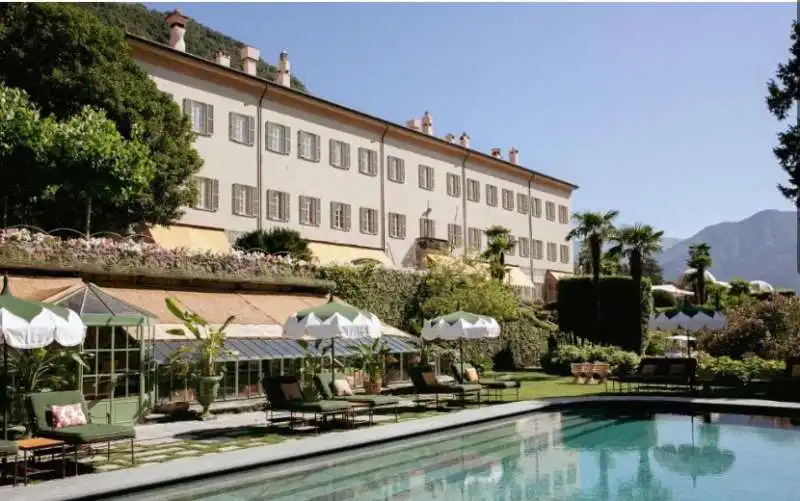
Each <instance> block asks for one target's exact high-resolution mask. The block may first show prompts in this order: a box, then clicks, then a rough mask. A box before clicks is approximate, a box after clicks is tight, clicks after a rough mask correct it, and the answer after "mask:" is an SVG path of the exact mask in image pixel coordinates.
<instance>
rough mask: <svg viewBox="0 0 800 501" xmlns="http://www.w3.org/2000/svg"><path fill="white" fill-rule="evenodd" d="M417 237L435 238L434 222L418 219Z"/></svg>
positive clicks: (425, 218)
mask: <svg viewBox="0 0 800 501" xmlns="http://www.w3.org/2000/svg"><path fill="white" fill-rule="evenodd" d="M419 236H420V237H421V238H436V222H435V221H434V220H433V219H428V218H427V217H421V218H419Z"/></svg>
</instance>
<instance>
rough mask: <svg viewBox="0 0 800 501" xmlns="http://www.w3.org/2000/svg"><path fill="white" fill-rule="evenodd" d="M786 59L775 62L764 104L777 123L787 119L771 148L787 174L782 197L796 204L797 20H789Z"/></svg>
mask: <svg viewBox="0 0 800 501" xmlns="http://www.w3.org/2000/svg"><path fill="white" fill-rule="evenodd" d="M789 38H790V40H791V47H790V48H789V53H790V56H789V59H788V61H786V62H785V63H782V64H779V65H778V70H777V71H776V72H775V78H774V79H771V80H770V81H769V82H768V84H767V91H768V94H767V108H769V111H770V113H772V114H773V115H774V116H775V118H777V119H778V121H780V122H781V123H783V122H788V125H787V127H786V130H785V131H784V132H780V133H778V145H777V146H775V148H773V150H772V151H773V153H774V154H775V158H776V159H777V160H778V163H779V164H780V166H781V168H783V170H784V171H785V172H786V174H788V176H789V181H788V183H787V184H779V185H778V189H779V190H780V192H781V193H782V194H783V196H784V197H786V198H788V199H789V200H791V201H793V202H794V204H795V206H796V207H798V208H800V115H799V114H798V113H800V110H798V103H800V22H798V20H797V19H795V20H794V21H793V22H792V33H791V35H790V37H789Z"/></svg>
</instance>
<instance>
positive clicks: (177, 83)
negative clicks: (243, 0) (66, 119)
mask: <svg viewBox="0 0 800 501" xmlns="http://www.w3.org/2000/svg"><path fill="white" fill-rule="evenodd" d="M129 40H130V42H131V45H132V47H133V53H134V58H135V59H136V60H137V61H138V62H139V64H140V65H141V66H142V68H143V69H144V70H146V71H147V72H148V73H149V74H150V75H151V77H152V78H153V80H154V81H155V83H156V85H157V86H158V87H159V88H160V89H161V90H163V91H165V92H167V93H169V94H171V95H172V97H173V99H175V101H176V102H177V103H178V105H179V106H182V107H183V109H184V111H185V112H187V114H189V115H190V117H191V118H192V121H193V123H194V122H196V123H197V124H198V125H197V127H198V128H197V129H196V131H197V132H198V135H197V140H196V143H195V146H196V148H197V151H198V152H199V153H200V155H201V156H202V158H203V159H204V165H203V168H202V171H201V172H200V177H201V178H205V180H204V181H202V183H206V184H202V185H200V187H201V190H204V195H207V196H204V200H203V202H202V203H201V205H202V206H201V207H196V208H188V209H187V210H186V214H185V216H184V218H183V220H182V221H181V222H182V223H184V224H187V225H193V226H199V227H206V228H218V229H223V230H225V231H226V232H228V234H229V236H230V238H232V239H233V238H235V237H236V236H237V235H238V234H239V233H240V232H246V231H251V230H255V229H258V228H263V229H269V228H271V227H274V226H284V227H289V228H293V229H296V230H298V231H299V232H300V233H301V234H302V235H303V237H305V238H307V239H309V240H311V241H317V242H326V243H334V244H339V245H347V246H358V247H364V248H369V249H379V250H381V251H383V252H384V253H385V254H386V256H387V257H388V260H389V261H390V262H391V263H393V264H394V265H395V266H397V267H416V266H418V265H419V259H418V252H417V246H418V244H417V239H418V238H419V237H421V236H426V235H422V234H421V232H422V231H423V222H422V221H421V220H422V219H427V220H430V221H432V223H430V222H425V223H424V225H425V227H426V231H428V232H433V235H430V234H429V235H427V236H432V237H433V238H435V239H442V240H447V239H448V238H449V237H453V236H454V232H455V230H456V228H455V227H450V228H448V225H457V226H458V227H460V235H461V241H460V242H454V241H451V248H452V249H453V250H452V252H453V254H454V255H458V256H461V255H464V254H465V253H468V252H470V253H472V252H474V251H473V250H472V249H470V248H469V242H468V240H469V228H477V229H480V230H485V229H486V228H488V227H489V226H492V225H496V224H499V225H503V226H505V227H507V228H510V229H511V231H512V234H513V235H514V236H515V237H517V238H521V239H526V240H528V242H529V243H528V244H526V245H522V244H521V245H518V248H517V250H516V251H515V252H514V253H513V255H511V256H508V257H507V263H508V264H510V265H513V266H518V267H519V268H520V270H522V271H523V272H524V274H525V275H526V276H528V277H530V278H532V279H533V282H534V283H535V288H536V289H537V290H538V289H540V288H541V285H542V284H543V283H544V275H545V273H546V271H547V270H557V271H565V272H570V271H571V270H572V268H573V264H572V256H571V255H570V254H571V253H570V252H569V248H568V247H566V242H565V237H566V235H567V233H568V231H569V228H570V225H569V214H570V205H571V195H572V191H573V190H574V189H575V188H576V187H575V186H574V185H571V184H569V183H567V182H565V181H560V180H558V179H555V178H552V177H550V176H548V175H545V174H541V173H535V172H532V171H529V170H527V169H525V168H523V167H522V166H517V165H513V164H511V163H510V162H508V161H506V160H504V159H498V158H492V157H491V156H489V155H486V154H485V153H482V152H478V151H474V150H470V149H469V148H465V147H463V146H460V145H458V144H457V143H447V142H445V141H444V140H442V139H440V138H438V137H435V136H431V135H426V134H424V133H422V132H419V131H415V130H410V129H408V128H406V127H403V126H401V125H396V124H390V123H388V122H386V121H383V120H381V119H377V118H374V117H370V116H368V115H364V114H362V113H360V112H357V111H355V110H348V109H346V108H343V107H341V106H339V105H336V104H335V103H329V102H327V101H324V100H321V99H319V98H316V97H313V96H308V95H305V94H303V93H300V92H297V91H294V90H291V89H287V88H285V87H281V86H279V85H277V84H271V83H270V84H268V83H267V82H265V81H264V80H262V79H260V78H257V77H255V76H252V75H247V74H245V73H243V72H239V71H237V70H232V69H230V68H227V67H224V66H223V65H220V64H216V63H213V62H209V61H204V60H200V59H199V58H196V57H193V56H191V55H190V53H191V47H187V48H186V51H187V53H183V52H180V51H177V50H174V49H172V48H170V47H168V46H162V45H158V44H155V43H152V42H147V41H144V40H142V39H139V38H136V37H129ZM187 100H188V101H187ZM259 101H261V106H260V112H259ZM193 106H194V107H195V108H192V107H193ZM233 114H237V115H233ZM239 115H241V116H243V117H248V118H242V117H240V116H239ZM234 120H236V121H237V123H239V122H238V121H240V120H244V121H243V122H241V123H249V126H250V129H251V130H250V131H249V134H248V133H244V132H242V131H241V130H238V131H234V125H233V123H232V121H234ZM268 124H271V125H268ZM212 127H213V130H211V128H212ZM245 128H246V127H245ZM275 130H280V131H282V132H283V136H281V139H280V141H279V142H280V145H281V147H280V148H276V147H275V145H276V144H278V142H276V141H277V140H273V139H270V134H271V133H272V132H275ZM301 131H302V137H301ZM309 134H310V135H312V136H309ZM275 137H278V135H275ZM309 137H312V138H315V139H309ZM332 141H336V142H337V143H335V144H332V143H331V142H332ZM301 142H302V143H303V144H304V145H306V146H308V147H307V148H301V144H300V143H301ZM345 145H346V146H345ZM301 149H303V151H302V154H301ZM259 150H260V152H261V155H260V157H259ZM314 150H316V151H314ZM395 159H399V160H395ZM398 162H399V163H398ZM259 163H260V166H259ZM334 164H336V165H334ZM398 165H402V166H403V168H402V169H400V170H402V171H403V174H402V175H399V174H398V168H397V167H398ZM428 168H430V170H429V169H428ZM259 170H260V173H259ZM421 170H424V171H425V173H424V174H423V173H421ZM259 174H260V175H259ZM448 174H450V175H451V176H450V177H449V178H448ZM423 178H424V179H423ZM431 180H432V184H431V183H430V181H431ZM470 182H471V183H473V184H472V186H471V187H469V186H468V183H470ZM475 182H477V183H478V186H479V188H477V189H478V191H479V197H478V199H477V200H468V199H467V198H465V197H467V192H468V189H469V188H472V189H471V192H473V191H475V190H474V188H475V186H476V185H475V184H474V183H475ZM456 184H458V189H456V188H455V187H454V185H456ZM235 185H241V186H244V187H249V188H247V189H248V190H250V191H248V192H247V193H248V197H252V198H253V201H252V202H243V200H244V198H245V197H244V195H243V194H242V193H244V191H243V190H244V188H235V187H234V186H235ZM423 185H425V186H423ZM448 185H450V186H448ZM487 186H494V187H496V191H497V204H496V206H492V205H490V204H488V203H487ZM235 190H239V191H235ZM504 190H509V191H510V192H511V193H513V202H514V207H513V209H508V208H504V207H503V195H502V193H503V191H504ZM212 195H213V196H212ZM209 197H211V198H213V200H210V199H208V198H209ZM301 197H302V199H301ZM522 199H527V200H530V201H531V202H528V203H527V206H528V207H527V210H525V211H522V210H520V208H519V207H518V201H520V200H522ZM533 199H538V200H541V202H539V203H540V204H541V213H540V214H531V210H532V209H533ZM247 200H250V198H247ZM301 202H302V205H301ZM547 202H552V204H554V207H555V212H556V214H555V220H549V219H548V217H547V214H546V213H545V212H546V210H545V205H546V203H547ZM335 204H343V205H346V206H348V207H349V210H348V217H347V218H346V219H347V220H348V221H346V222H345V220H344V216H343V214H344V209H343V208H342V207H343V205H336V206H335ZM523 205H525V203H523ZM245 206H247V210H243V207H245ZM237 208H238V209H237ZM560 208H563V209H560ZM560 210H561V211H563V212H564V213H563V214H560V213H559V211H560ZM559 215H566V217H567V219H566V220H564V219H563V218H561V219H559ZM401 220H403V222H404V224H402V225H401V224H400V221H401ZM401 226H402V228H401ZM534 241H541V242H542V244H541V247H542V255H535V245H534V243H533V242H534ZM481 243H482V246H483V247H484V248H485V245H486V236H485V235H483V237H482V242H481ZM456 244H458V245H456ZM548 244H551V246H552V245H555V246H556V249H557V252H558V250H560V249H561V246H565V248H567V255H566V256H559V255H557V256H556V258H555V260H553V259H552V256H550V260H548V254H547V251H548ZM521 247H526V248H527V249H528V251H527V252H521ZM521 254H522V255H521ZM562 257H564V258H565V259H561V258H562ZM539 294H540V293H539V292H535V293H534V296H539Z"/></svg>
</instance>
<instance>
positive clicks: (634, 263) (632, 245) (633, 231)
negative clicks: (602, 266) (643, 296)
mask: <svg viewBox="0 0 800 501" xmlns="http://www.w3.org/2000/svg"><path fill="white" fill-rule="evenodd" d="M663 237H664V232H663V231H656V230H655V229H654V228H653V227H652V226H650V225H649V224H638V223H637V224H634V225H633V226H626V227H624V228H621V229H620V230H619V231H617V232H616V234H615V235H614V236H613V237H612V240H613V241H614V246H613V247H612V248H611V249H609V251H608V254H609V255H611V256H614V257H616V258H623V259H627V260H628V266H629V269H630V273H631V278H633V280H634V282H635V283H636V284H637V285H640V284H641V283H642V275H643V264H644V261H645V260H646V259H648V258H651V257H652V255H653V254H656V253H658V252H661V239H662V238H663Z"/></svg>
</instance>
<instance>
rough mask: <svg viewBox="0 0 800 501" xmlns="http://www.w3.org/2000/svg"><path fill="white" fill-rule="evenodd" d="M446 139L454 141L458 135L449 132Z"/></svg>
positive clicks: (449, 141) (450, 141)
mask: <svg viewBox="0 0 800 501" xmlns="http://www.w3.org/2000/svg"><path fill="white" fill-rule="evenodd" d="M444 140H445V141H447V142H448V143H452V142H454V141H455V140H456V136H455V135H453V134H447V135H446V136H444Z"/></svg>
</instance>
